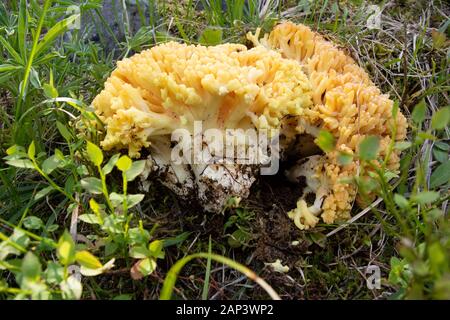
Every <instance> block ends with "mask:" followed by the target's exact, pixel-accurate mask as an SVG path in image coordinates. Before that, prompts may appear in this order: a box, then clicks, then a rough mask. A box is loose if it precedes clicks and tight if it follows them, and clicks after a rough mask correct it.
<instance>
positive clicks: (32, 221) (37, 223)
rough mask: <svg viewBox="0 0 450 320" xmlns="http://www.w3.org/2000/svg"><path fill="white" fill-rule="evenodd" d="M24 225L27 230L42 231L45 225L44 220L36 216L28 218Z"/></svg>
mask: <svg viewBox="0 0 450 320" xmlns="http://www.w3.org/2000/svg"><path fill="white" fill-rule="evenodd" d="M23 225H24V226H25V228H27V229H31V230H33V229H36V230H37V229H40V228H42V227H43V226H44V223H43V222H42V220H41V219H40V218H38V217H35V216H30V217H26V218H25V219H24V220H23Z"/></svg>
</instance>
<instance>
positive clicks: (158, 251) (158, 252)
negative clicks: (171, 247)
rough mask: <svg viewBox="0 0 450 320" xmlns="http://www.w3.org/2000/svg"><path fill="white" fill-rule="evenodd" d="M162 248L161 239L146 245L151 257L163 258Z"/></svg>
mask: <svg viewBox="0 0 450 320" xmlns="http://www.w3.org/2000/svg"><path fill="white" fill-rule="evenodd" d="M163 248H164V243H163V242H162V241H161V240H154V241H152V242H151V243H150V244H149V246H148V249H149V250H150V253H151V255H152V257H154V258H159V259H163V258H164V251H163Z"/></svg>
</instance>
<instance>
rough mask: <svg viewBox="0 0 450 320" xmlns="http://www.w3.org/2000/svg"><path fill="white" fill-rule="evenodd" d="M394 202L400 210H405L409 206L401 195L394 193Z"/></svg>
mask: <svg viewBox="0 0 450 320" xmlns="http://www.w3.org/2000/svg"><path fill="white" fill-rule="evenodd" d="M394 201H395V203H396V204H397V205H398V206H399V207H400V208H402V209H406V208H407V207H408V206H409V201H408V200H407V199H406V198H405V197H404V196H402V195H401V194H398V193H396V194H395V195H394Z"/></svg>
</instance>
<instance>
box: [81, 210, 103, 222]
mask: <svg viewBox="0 0 450 320" xmlns="http://www.w3.org/2000/svg"><path fill="white" fill-rule="evenodd" d="M78 219H79V220H80V221H83V222H85V223H89V224H101V221H100V219H99V217H98V216H97V215H95V214H91V213H86V214H82V215H80V216H79V217H78Z"/></svg>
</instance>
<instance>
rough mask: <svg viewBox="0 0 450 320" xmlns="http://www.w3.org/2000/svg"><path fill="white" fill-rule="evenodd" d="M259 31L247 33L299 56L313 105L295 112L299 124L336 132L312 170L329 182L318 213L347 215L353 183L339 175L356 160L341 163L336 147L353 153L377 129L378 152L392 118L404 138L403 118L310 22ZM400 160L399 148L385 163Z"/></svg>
mask: <svg viewBox="0 0 450 320" xmlns="http://www.w3.org/2000/svg"><path fill="white" fill-rule="evenodd" d="M258 33H259V31H258V32H257V34H256V35H249V39H250V40H252V41H253V42H254V43H255V44H256V45H261V44H262V45H264V46H265V47H267V48H270V49H274V50H276V51H277V52H279V53H281V55H282V56H283V57H284V58H289V59H292V60H294V61H297V62H298V63H299V65H300V66H301V67H302V69H303V70H304V71H305V73H306V75H307V77H308V79H309V81H310V84H311V86H312V88H313V102H314V106H313V108H312V109H311V111H310V112H309V114H308V115H311V116H309V117H307V118H305V117H301V118H299V121H298V126H297V130H298V132H300V133H302V132H305V131H306V132H308V133H310V134H313V133H312V132H311V130H310V128H311V127H315V128H320V129H324V130H327V131H329V132H331V133H332V134H333V135H334V137H335V138H336V141H337V144H336V150H335V151H333V152H329V153H327V154H326V155H324V156H323V158H324V159H323V161H319V160H318V159H316V161H315V163H316V166H315V168H317V170H316V171H321V173H317V172H316V174H319V175H323V179H324V180H326V181H327V185H328V194H327V195H326V197H325V199H324V200H323V205H322V210H323V212H322V219H323V220H324V221H325V222H326V223H332V222H334V221H335V220H337V219H347V218H349V215H350V209H351V203H352V202H353V200H354V198H355V196H356V189H355V187H354V186H352V185H349V184H345V183H341V182H340V181H342V180H343V178H347V177H350V176H355V175H356V174H357V172H358V171H357V168H358V164H357V162H356V160H355V161H353V162H352V163H351V164H348V165H346V166H342V165H340V164H339V163H338V161H337V155H338V152H339V151H343V152H346V153H349V154H354V153H356V152H357V147H358V145H359V143H360V142H361V141H362V140H363V139H364V138H365V137H366V136H367V135H377V136H379V137H380V138H381V142H380V155H381V156H383V155H385V154H386V152H387V148H388V145H389V142H390V140H391V135H392V132H391V128H392V124H393V122H394V121H395V122H396V123H395V124H396V128H397V131H396V137H395V138H396V140H398V141H400V140H404V139H405V137H406V129H407V122H406V118H405V117H404V116H403V115H402V114H401V113H398V115H397V117H396V119H393V118H392V107H393V101H392V100H390V99H389V97H388V96H387V95H385V94H382V93H381V91H380V90H379V89H378V88H377V87H376V86H375V85H374V84H373V83H372V82H371V81H370V79H369V76H368V75H367V73H366V72H365V71H364V70H363V69H362V68H360V67H359V66H358V65H357V64H356V63H355V61H354V60H353V59H352V58H350V57H349V56H347V55H346V54H345V53H344V52H343V51H342V50H340V49H338V48H337V47H336V46H335V45H334V44H332V43H331V42H329V41H326V40H325V39H324V38H323V37H322V36H320V35H319V34H317V33H315V32H313V31H311V29H310V28H308V27H306V26H304V25H301V24H294V23H291V22H285V23H282V24H279V25H278V26H276V27H275V28H274V30H273V31H272V32H270V34H266V35H264V37H263V38H262V39H260V40H258ZM305 124H306V125H305ZM316 132H317V131H316ZM398 166H399V152H397V151H395V152H394V154H392V155H391V157H390V161H389V163H388V167H389V169H390V170H397V169H398ZM322 191H323V190H322ZM322 196H323V194H321V197H322Z"/></svg>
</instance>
